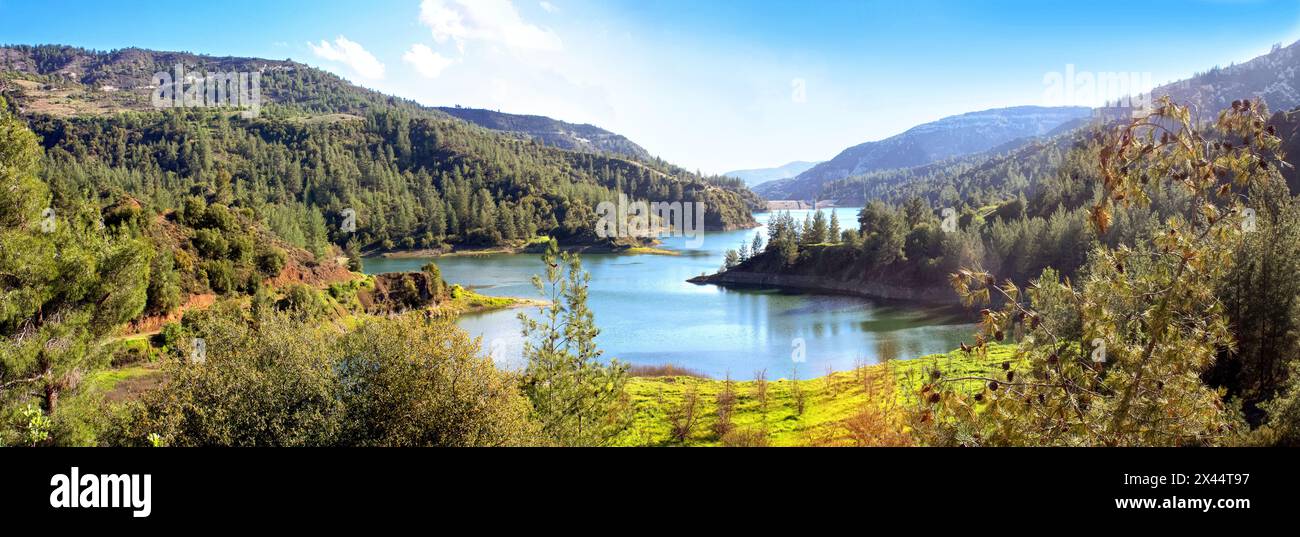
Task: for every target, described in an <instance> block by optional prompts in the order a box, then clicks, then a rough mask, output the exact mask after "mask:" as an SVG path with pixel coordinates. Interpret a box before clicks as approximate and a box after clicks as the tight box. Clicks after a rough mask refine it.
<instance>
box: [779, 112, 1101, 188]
mask: <svg viewBox="0 0 1300 537" xmlns="http://www.w3.org/2000/svg"><path fill="white" fill-rule="evenodd" d="M1091 114H1092V110H1091V109H1089V108H1086V107H1042V106H1018V107H1014V108H1000V109H994V110H985V111H982V112H971V113H968V114H962V115H959V116H951V117H946V118H943V119H940V120H938V121H935V122H932V123H926V124H924V125H918V126H916V127H913V128H911V129H909V130H908V131H907V132H904V133H902V134H899V135H896V136H891V137H889V138H886V139H884V140H880V141H876V142H867V143H864V144H860V145H856V146H853V147H850V148H848V149H845V150H844V151H843V152H841V153H840V154H839V155H837V156H836V157H835V158H833V159H831V160H829V161H826V162H823V163H821V164H818V165H817V166H814V167H813V168H812V169H809V170H808V171H806V172H803V173H801V174H799V175H798V176H797V177H795V178H794V179H792V180H789V181H778V182H772V183H767V184H763V185H759V186H758V187H756V188H754V192H756V193H757V194H758V195H760V196H763V197H765V198H768V199H782V198H784V197H786V196H789V195H791V194H793V193H796V192H800V191H805V192H806V191H814V192H815V191H818V190H820V187H821V185H823V184H825V183H826V182H829V181H835V180H838V179H843V178H845V177H850V176H855V175H862V174H865V173H868V172H872V171H877V170H887V169H895V168H909V167H913V166H921V165H924V164H929V163H932V162H938V161H940V160H944V159H949V158H953V157H960V156H963V155H969V154H973V153H979V152H983V151H988V150H990V149H993V148H995V147H998V146H1002V145H1004V144H1007V143H1008V142H1012V141H1015V140H1019V139H1022V138H1031V137H1036V136H1042V135H1045V134H1048V133H1050V132H1053V131H1054V130H1056V129H1057V128H1058V127H1060V126H1061V125H1063V124H1066V123H1071V122H1074V121H1076V120H1079V119H1082V118H1087V117H1089V116H1090V115H1091Z"/></svg>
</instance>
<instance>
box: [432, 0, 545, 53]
mask: <svg viewBox="0 0 1300 537" xmlns="http://www.w3.org/2000/svg"><path fill="white" fill-rule="evenodd" d="M420 23H421V24H424V25H425V26H427V27H429V30H430V31H432V32H433V38H434V39H435V40H437V41H438V42H439V43H445V42H447V40H452V41H454V42H455V43H456V46H457V47H458V48H459V49H460V50H461V51H464V50H465V44H466V43H467V42H469V41H485V42H490V43H496V44H501V45H505V46H507V47H509V48H512V49H522V50H547V51H555V50H561V49H563V48H564V44H563V43H562V42H561V41H560V36H558V35H556V34H555V32H552V31H551V30H549V29H546V28H542V27H539V26H535V25H533V24H529V23H528V22H527V21H525V20H524V18H523V17H522V16H520V15H519V11H518V10H516V9H515V6H514V4H512V3H510V0H424V1H423V2H421V3H420Z"/></svg>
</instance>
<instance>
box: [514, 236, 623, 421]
mask: <svg viewBox="0 0 1300 537" xmlns="http://www.w3.org/2000/svg"><path fill="white" fill-rule="evenodd" d="M542 262H543V263H544V264H545V265H546V276H545V277H544V278H543V277H540V276H534V277H533V286H534V287H536V288H537V290H538V292H540V293H541V294H542V296H544V297H545V298H546V299H547V300H548V301H549V304H550V305H549V306H546V307H544V308H542V309H541V310H540V313H541V317H540V319H534V318H533V317H531V316H529V315H527V314H524V313H521V314H519V320H520V322H521V323H522V324H523V326H524V329H523V331H524V337H525V338H526V340H527V341H526V342H525V344H524V357H525V359H526V360H527V365H526V366H525V369H524V374H523V380H522V387H523V392H524V394H525V395H526V396H527V397H528V399H529V400H530V401H532V404H533V414H534V416H535V418H536V420H537V421H538V422H539V423H540V424H541V429H542V434H543V435H545V436H546V437H547V438H549V439H551V440H552V441H554V442H555V443H557V444H559V445H562V446H602V445H607V444H609V443H610V442H611V441H612V440H613V439H614V438H615V437H616V436H617V435H618V434H620V433H621V432H622V431H623V430H624V429H625V428H626V427H627V425H628V415H627V412H626V408H625V406H624V404H625V400H624V398H625V395H624V390H623V387H624V385H625V384H626V382H627V367H626V366H624V365H623V364H621V363H619V362H618V361H616V360H615V361H613V362H611V363H610V364H608V365H605V364H602V363H600V361H599V358H600V355H601V351H600V350H599V349H598V348H597V347H596V335H597V334H598V333H599V332H600V331H599V329H597V328H596V326H595V323H594V319H593V316H592V313H591V310H590V309H588V307H587V284H588V282H589V281H590V279H591V276H590V274H588V273H587V272H585V271H583V270H582V262H581V260H580V259H579V258H578V256H576V255H573V254H569V253H565V254H563V255H561V254H560V253H559V245H558V244H557V243H556V241H555V240H554V239H552V240H551V241H550V243H549V244H548V245H547V248H546V252H545V253H544V254H542Z"/></svg>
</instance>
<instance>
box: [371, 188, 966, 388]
mask: <svg viewBox="0 0 1300 537" xmlns="http://www.w3.org/2000/svg"><path fill="white" fill-rule="evenodd" d="M837 212H838V216H839V219H840V222H841V225H843V226H846V227H847V226H849V225H856V222H857V209H837ZM792 214H793V215H794V216H795V218H796V219H797V220H798V221H802V219H803V212H799V211H792ZM754 216H755V219H757V220H758V221H759V223H766V221H767V219H768V217H769V214H767V213H760V214H756V215H754ZM755 233H763V235H764V237H766V236H767V230H766V228H756V229H750V230H743V231H732V232H719V233H709V234H707V235H706V236H705V237H704V241H703V244H702V245H701V246H700V247H699V248H693V249H692V248H687V246H686V245H687V242H688V241H687V240H686V239H685V238H683V237H670V238H665V239H664V244H663V247H665V248H667V249H671V250H676V251H678V252H680V253H681V255H678V256H665V255H616V254H587V255H584V256H583V257H582V261H583V267H584V268H585V269H586V270H587V271H589V272H590V273H591V286H590V289H589V292H590V298H589V302H588V303H589V305H590V307H591V309H592V311H593V312H594V313H595V316H596V325H597V326H599V327H600V330H601V333H600V336H599V337H598V338H597V343H598V344H599V346H600V348H601V349H602V350H603V351H604V353H605V354H604V356H605V357H606V358H617V359H619V360H622V361H624V362H630V363H633V364H674V365H678V366H682V367H685V368H688V369H692V370H695V371H698V372H701V373H704V374H707V375H710V376H713V377H715V378H721V377H723V376H725V375H727V374H730V375H731V376H732V377H733V378H737V379H749V378H753V376H754V373H755V372H757V371H759V370H766V371H767V376H768V378H782V377H786V378H788V377H790V376H791V375H792V374H794V373H795V372H796V371H795V368H796V367H797V374H798V375H799V377H800V378H809V377H814V376H820V375H822V374H825V373H826V372H827V371H828V370H836V371H842V370H847V369H851V368H853V367H854V366H855V364H857V363H859V362H865V363H876V362H880V361H884V360H893V359H906V358H915V357H918V356H923V355H926V354H932V353H939V352H947V351H949V350H952V349H954V348H956V347H957V346H958V344H959V343H960V341H961V340H962V339H966V340H970V339H971V338H972V336H971V334H972V331H973V330H974V327H973V325H971V324H969V321H970V318H969V317H968V316H965V315H963V314H961V313H959V312H958V313H954V312H952V311H951V310H945V309H941V308H935V307H931V306H923V305H917V304H906V303H896V302H889V303H885V302H880V301H873V300H868V299H863V298H858V297H844V296H832V295H821V294H808V293H796V292H783V291H778V290H772V289H724V288H720V287H716V286H712V285H695V284H692V283H687V282H686V280H687V279H688V278H691V277H694V276H699V275H700V274H702V273H712V272H715V271H717V269H718V267H719V266H720V265H721V264H722V259H723V255H724V254H725V253H726V251H727V250H728V249H732V248H738V247H739V246H740V244H741V243H742V242H748V241H751V240H753V237H754V234H755ZM427 261H428V260H427V259H381V258H372V259H366V260H365V270H366V272H367V273H371V274H375V273H382V272H395V271H415V270H419V269H420V266H422V265H423V264H424V263H426V262H427ZM436 262H437V263H438V266H439V267H441V269H442V275H443V278H444V279H446V280H447V281H448V282H451V283H458V284H461V285H463V286H465V287H468V288H472V289H475V290H476V291H478V292H481V293H483V294H487V295H495V296H516V297H539V295H538V294H537V292H536V291H535V290H534V289H533V286H532V284H531V283H530V279H531V278H532V276H533V275H534V274H540V273H541V272H542V262H541V260H540V259H539V258H538V256H537V255H534V254H521V255H510V254H499V255H485V256H460V257H443V258H438V259H436ZM521 311H526V312H529V313H532V312H533V311H535V309H528V310H506V311H496V312H489V313H484V314H477V315H467V316H464V317H462V318H461V320H460V321H459V325H460V326H461V327H462V328H464V329H465V330H466V331H468V332H469V333H470V334H472V335H474V336H481V337H482V338H483V346H484V348H485V349H487V350H489V351H490V352H491V353H492V356H493V358H494V359H495V360H497V362H498V364H499V365H501V366H503V367H507V368H517V367H519V365H520V363H521V358H520V355H521V353H522V349H523V339H522V336H521V335H520V333H519V321H518V319H517V318H516V316H517V315H518V313H519V312H521ZM801 345H802V349H801V348H800V347H801ZM800 350H802V353H800ZM801 354H802V358H803V361H801V362H796V361H795V359H796V358H799V357H800V355H801Z"/></svg>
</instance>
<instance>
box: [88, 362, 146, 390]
mask: <svg viewBox="0 0 1300 537" xmlns="http://www.w3.org/2000/svg"><path fill="white" fill-rule="evenodd" d="M155 374H158V370H157V369H155V368H151V367H146V366H142V365H133V366H128V367H121V368H117V369H101V370H99V371H95V372H94V373H91V374H90V375H88V376H87V377H86V378H85V380H83V381H82V382H85V387H86V391H87V392H94V393H108V392H111V391H113V390H114V389H115V388H117V385H118V384H119V383H122V382H125V381H128V380H131V379H136V378H141V377H147V376H149V375H155Z"/></svg>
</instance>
